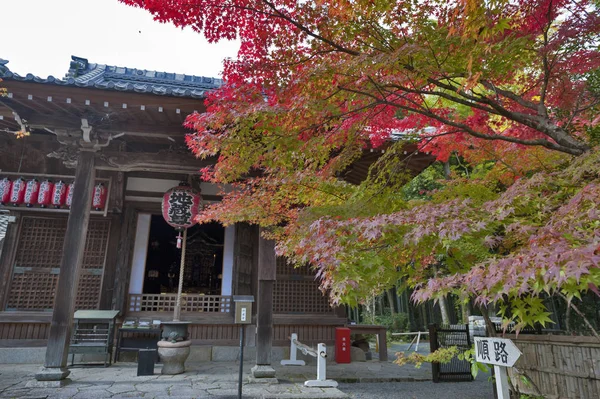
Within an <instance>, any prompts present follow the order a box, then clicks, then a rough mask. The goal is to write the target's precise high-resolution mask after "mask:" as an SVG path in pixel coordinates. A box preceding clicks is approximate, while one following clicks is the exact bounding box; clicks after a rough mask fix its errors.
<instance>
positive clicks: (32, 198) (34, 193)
mask: <svg viewBox="0 0 600 399" xmlns="http://www.w3.org/2000/svg"><path fill="white" fill-rule="evenodd" d="M39 191H40V182H39V181H38V180H37V179H32V180H29V181H28V182H27V185H26V186H25V205H26V206H27V207H32V206H34V205H35V204H37V200H38V194H39Z"/></svg>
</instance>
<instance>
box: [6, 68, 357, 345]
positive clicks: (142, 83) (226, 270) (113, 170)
mask: <svg viewBox="0 0 600 399" xmlns="http://www.w3.org/2000/svg"><path fill="white" fill-rule="evenodd" d="M0 79H2V82H1V83H0V86H1V87H4V88H6V91H7V92H6V95H5V96H3V97H0V180H3V181H5V182H10V183H6V184H10V185H12V186H11V187H12V188H11V189H13V188H15V187H16V186H17V185H23V186H24V187H25V188H27V189H28V190H29V194H27V195H28V197H27V199H25V194H24V197H23V199H21V198H18V197H16V198H15V199H14V201H13V199H11V198H9V199H8V200H7V201H3V204H2V205H0V243H1V245H2V246H1V248H0V250H1V252H0V254H1V255H0V256H1V257H0V345H2V346H30V345H33V346H35V345H38V346H41V345H46V344H47V343H48V342H53V340H54V339H56V337H54V338H53V337H52V332H51V330H52V328H55V329H57V330H58V329H59V328H60V326H63V327H64V325H65V323H67V324H68V323H69V322H70V320H71V321H72V313H73V311H75V310H78V309H113V310H119V311H120V317H119V320H120V321H122V320H124V319H126V318H138V319H149V320H169V319H171V318H172V315H173V309H174V306H175V300H176V292H177V281H178V280H179V262H180V256H181V251H180V250H178V249H177V247H176V245H175V241H176V232H175V230H174V229H173V228H172V227H171V226H169V225H167V224H166V222H165V221H164V219H163V217H162V215H161V201H162V197H163V195H164V193H165V192H166V191H167V190H168V189H170V188H171V187H174V186H177V185H178V184H179V183H180V182H186V183H188V184H189V185H191V186H192V187H193V188H195V189H197V190H199V191H201V193H202V198H203V201H204V203H209V202H213V201H220V199H221V197H220V194H221V193H222V192H223V190H227V187H217V186H215V185H213V184H208V183H205V182H202V181H201V180H200V179H199V178H198V173H199V169H200V168H202V167H204V166H207V165H209V164H210V163H211V162H214V160H210V159H209V160H203V161H201V160H198V159H196V158H195V157H194V156H193V155H192V154H191V153H190V151H189V150H188V149H187V148H186V146H185V142H184V139H185V135H186V133H189V131H187V130H186V129H185V128H184V127H183V126H182V123H183V122H184V120H185V117H186V116H187V115H188V114H190V113H192V112H203V111H204V99H205V97H206V94H207V93H209V92H210V91H211V90H215V89H216V88H218V87H219V86H220V84H221V81H220V80H219V79H214V78H207V77H201V76H189V75H180V74H175V73H163V72H155V71H148V70H141V69H132V68H121V67H115V66H107V65H102V64H93V63H90V62H88V60H86V59H84V58H79V57H72V61H71V64H70V68H69V70H68V72H67V74H66V76H65V77H64V78H63V79H57V78H54V77H52V76H50V77H48V78H46V79H43V78H39V77H36V76H33V75H26V76H20V75H17V74H15V73H13V72H11V71H10V69H9V66H8V63H7V61H1V60H0ZM32 181H36V182H37V183H38V187H37V191H36V196H39V195H40V190H41V189H40V187H41V186H43V185H44V184H46V186H44V187H45V190H48V185H51V189H50V192H49V194H48V195H50V196H52V195H54V194H56V198H54V197H52V198H49V199H47V198H44V199H43V200H42V201H41V203H40V201H37V200H35V201H34V200H32V199H31V198H30V197H31V189H32V187H33V189H35V188H36V187H35V183H30V182H32ZM63 186H64V192H63V191H61V190H59V188H61V187H63ZM99 186H101V187H103V189H104V192H103V193H104V202H103V203H100V204H96V203H95V202H94V201H95V198H94V197H95V195H96V194H98V193H97V190H98V187H99ZM61 189H62V188H61ZM61 193H62V194H61ZM18 195H20V194H18V193H17V196H18ZM61 195H63V196H64V198H63V197H61ZM96 205H100V206H96ZM263 241H264V240H262V239H261V238H260V235H259V228H258V227H257V226H252V225H248V224H237V225H234V226H226V227H224V226H222V225H219V224H216V223H215V224H208V225H198V226H194V227H193V228H191V229H189V231H188V240H187V254H186V260H185V272H184V273H185V275H184V284H183V300H182V313H181V319H182V320H186V321H191V322H192V325H191V327H190V337H191V339H192V340H193V342H194V343H195V344H201V345H237V344H239V335H238V334H239V329H238V328H237V326H236V325H235V324H234V319H233V318H234V315H233V303H232V296H233V295H254V297H255V298H256V303H255V306H254V315H253V320H254V321H255V323H254V324H255V325H258V324H261V323H260V322H259V321H257V320H259V319H260V317H257V314H260V313H261V312H262V314H263V315H267V316H269V317H266V318H263V320H266V323H267V325H265V326H262V327H260V326H259V328H257V329H249V331H248V332H249V333H250V334H248V340H247V342H248V344H249V345H253V344H254V343H255V342H257V341H259V340H260V338H257V334H256V331H259V333H258V335H260V331H263V335H264V334H266V335H267V337H266V338H267V340H268V341H269V345H271V344H272V345H285V344H286V342H289V340H288V337H289V335H290V333H291V332H297V333H299V336H300V339H302V340H303V342H308V343H316V342H329V343H331V342H333V339H334V329H335V327H336V326H340V325H343V324H344V323H345V315H344V312H343V309H335V308H332V307H330V305H329V302H328V298H327V297H326V296H324V295H323V294H322V293H321V292H320V291H319V289H318V282H317V281H316V280H315V278H314V274H313V273H312V272H311V271H310V270H309V269H308V268H302V269H296V268H293V267H291V266H290V265H288V264H286V262H285V261H284V260H283V259H276V258H275V256H274V254H272V253H267V254H265V253H261V251H263V252H265V251H266V252H273V245H272V243H270V242H263ZM261 242H262V243H261ZM261 248H262V249H261ZM259 259H262V260H263V262H262V264H261V262H260V261H259ZM67 269H68V270H67ZM261 276H262V277H261ZM75 277H76V278H75ZM263 277H264V278H263ZM61 280H64V281H63V284H64V286H63V285H61ZM67 280H69V281H67ZM71 287H76V288H72V291H73V296H71V295H69V294H68V293H67V291H69V290H71ZM265 287H267V288H268V289H266V291H265V290H261V288H265ZM269 287H270V288H269ZM261 295H262V297H261ZM57 313H64V314H62V316H60V317H58V316H57ZM69 317H71V319H69ZM55 325H56V327H54V326H55ZM261 328H262V330H261ZM264 328H267V330H265V329H264ZM63 329H64V328H63ZM250 330H253V331H250ZM264 331H267V332H266V333H264ZM56 334H58V332H57V333H56ZM58 335H60V334H58ZM49 340H50V341H49Z"/></svg>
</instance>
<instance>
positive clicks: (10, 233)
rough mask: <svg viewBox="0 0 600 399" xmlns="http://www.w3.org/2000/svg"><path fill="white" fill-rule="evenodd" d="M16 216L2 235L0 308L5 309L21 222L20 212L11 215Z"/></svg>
mask: <svg viewBox="0 0 600 399" xmlns="http://www.w3.org/2000/svg"><path fill="white" fill-rule="evenodd" d="M12 216H15V217H16V220H15V223H9V224H8V227H7V229H6V236H5V237H4V244H3V247H2V248H0V249H1V250H2V255H1V256H0V310H4V309H6V301H7V300H8V295H9V292H10V284H11V281H12V271H13V266H14V258H15V254H16V252H17V245H18V238H19V225H20V224H21V215H20V213H15V215H12Z"/></svg>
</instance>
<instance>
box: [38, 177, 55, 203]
mask: <svg viewBox="0 0 600 399" xmlns="http://www.w3.org/2000/svg"><path fill="white" fill-rule="evenodd" d="M53 190H54V183H52V182H51V181H50V180H48V179H46V180H44V181H43V182H42V183H41V184H40V190H39V191H38V198H37V202H38V204H40V206H41V207H42V208H45V207H47V206H48V205H50V202H51V199H52V192H53Z"/></svg>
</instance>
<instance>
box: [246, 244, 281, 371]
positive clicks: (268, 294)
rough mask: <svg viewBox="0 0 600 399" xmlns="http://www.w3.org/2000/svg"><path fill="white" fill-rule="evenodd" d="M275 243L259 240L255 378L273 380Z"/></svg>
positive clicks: (253, 369)
mask: <svg viewBox="0 0 600 399" xmlns="http://www.w3.org/2000/svg"><path fill="white" fill-rule="evenodd" d="M275 273H276V259H275V242H274V241H272V240H266V239H264V238H263V237H262V235H260V234H259V238H258V301H257V302H258V306H257V313H256V366H254V367H253V368H252V375H253V376H254V377H255V378H273V377H275V369H273V368H272V367H271V350H272V347H273V286H274V284H275Z"/></svg>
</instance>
